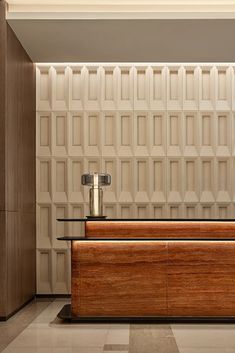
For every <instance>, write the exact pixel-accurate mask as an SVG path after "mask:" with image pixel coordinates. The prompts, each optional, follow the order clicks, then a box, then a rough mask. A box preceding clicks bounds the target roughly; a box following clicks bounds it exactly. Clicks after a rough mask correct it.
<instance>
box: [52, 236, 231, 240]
mask: <svg viewBox="0 0 235 353" xmlns="http://www.w3.org/2000/svg"><path fill="white" fill-rule="evenodd" d="M57 240H62V241H73V240H77V241H235V238H86V237H58V238H57Z"/></svg>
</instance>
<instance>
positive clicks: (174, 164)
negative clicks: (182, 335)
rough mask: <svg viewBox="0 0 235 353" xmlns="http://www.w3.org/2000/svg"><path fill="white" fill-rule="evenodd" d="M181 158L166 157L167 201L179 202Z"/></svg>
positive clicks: (180, 193) (181, 198)
mask: <svg viewBox="0 0 235 353" xmlns="http://www.w3.org/2000/svg"><path fill="white" fill-rule="evenodd" d="M182 175H183V173H182V160H181V159H180V158H168V159H167V190H168V195H167V202H169V203H180V202H182V201H183V197H182V180H183V178H182Z"/></svg>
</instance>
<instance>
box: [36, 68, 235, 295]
mask: <svg viewBox="0 0 235 353" xmlns="http://www.w3.org/2000/svg"><path fill="white" fill-rule="evenodd" d="M234 70H235V66H234V65H224V64H223V65H222V64H216V65H212V64H176V65H174V64H171V65H164V64H157V63H156V64H151V65H147V64H137V65H134V64H133V65H130V64H113V63H112V64H105V65H97V64H94V65H92V64H89V65H82V64H72V65H71V66H62V65H54V66H53V65H52V66H50V65H47V64H45V65H44V64H40V65H38V67H37V117H36V119H37V203H38V205H37V244H38V245H37V246H38V260H37V261H38V265H37V266H38V281H37V283H38V292H39V293H62V292H64V293H67V292H68V291H69V290H70V283H69V274H68V273H69V272H66V271H70V268H69V266H68V264H67V261H68V259H69V251H70V249H69V244H67V243H63V244H62V243H60V242H59V241H57V240H56V237H57V236H59V235H65V234H71V235H74V236H75V235H82V234H83V227H82V226H81V225H80V224H79V223H70V224H59V223H58V222H56V218H58V217H75V218H79V217H84V216H85V215H87V214H88V213H89V208H88V193H89V188H87V187H83V186H81V183H80V180H81V175H82V174H83V173H84V172H89V171H90V172H94V171H99V172H101V171H103V172H107V173H110V174H111V175H112V185H111V187H107V188H105V189H104V212H105V214H106V215H108V217H122V218H130V217H143V218H144V217H146V218H151V217H153V218H167V217H170V218H181V217H182V218H229V217H234V212H235V204H234V203H235V187H234V186H233V180H234V178H235V157H234V156H235V147H234V146H235V132H234V131H235V112H234V110H235V76H234V72H235V71H234ZM58 271H59V272H58ZM64 271H65V272H64ZM60 272H61V273H60Z"/></svg>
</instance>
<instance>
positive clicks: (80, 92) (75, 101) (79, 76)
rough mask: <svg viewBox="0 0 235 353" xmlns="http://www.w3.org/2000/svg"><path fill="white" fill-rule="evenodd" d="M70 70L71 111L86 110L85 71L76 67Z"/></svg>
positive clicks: (71, 67)
mask: <svg viewBox="0 0 235 353" xmlns="http://www.w3.org/2000/svg"><path fill="white" fill-rule="evenodd" d="M68 70H69V91H68V94H69V109H70V110H82V109H83V108H84V89H83V86H84V70H82V66H80V65H74V66H70V67H69V68H68Z"/></svg>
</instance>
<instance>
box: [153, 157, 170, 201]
mask: <svg viewBox="0 0 235 353" xmlns="http://www.w3.org/2000/svg"><path fill="white" fill-rule="evenodd" d="M150 193H151V202H154V203H158V202H159V203H165V202H166V159H165V158H154V159H152V160H151V161H150Z"/></svg>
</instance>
